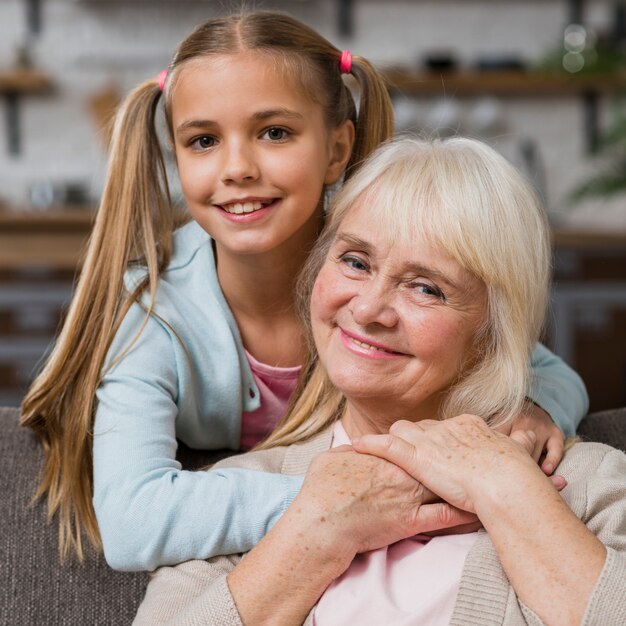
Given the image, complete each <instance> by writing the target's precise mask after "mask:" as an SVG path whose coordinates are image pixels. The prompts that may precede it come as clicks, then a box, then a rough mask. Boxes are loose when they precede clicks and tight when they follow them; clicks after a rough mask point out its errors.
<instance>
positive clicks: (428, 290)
mask: <svg viewBox="0 0 626 626" xmlns="http://www.w3.org/2000/svg"><path fill="white" fill-rule="evenodd" d="M411 287H412V288H413V289H415V290H416V291H418V292H419V293H422V294H424V295H425V296H432V297H433V298H438V299H439V300H445V296H444V295H443V292H442V291H441V289H439V288H438V287H435V286H434V285H429V284H428V283H412V284H411Z"/></svg>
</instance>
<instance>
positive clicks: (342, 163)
mask: <svg viewBox="0 0 626 626" xmlns="http://www.w3.org/2000/svg"><path fill="white" fill-rule="evenodd" d="M353 146H354V124H353V123H352V121H351V120H346V121H345V122H343V124H340V125H339V126H337V128H333V129H332V130H331V131H330V137H329V146H328V149H329V152H330V159H329V160H328V168H327V169H326V176H325V178H324V184H325V185H334V184H335V183H336V182H337V181H338V180H339V179H340V178H341V175H342V174H343V173H344V171H345V169H346V166H347V165H348V161H350V157H351V156H352V147H353Z"/></svg>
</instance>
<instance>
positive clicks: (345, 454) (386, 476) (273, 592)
mask: <svg viewBox="0 0 626 626" xmlns="http://www.w3.org/2000/svg"><path fill="white" fill-rule="evenodd" d="M529 458H530V457H529ZM434 500H435V497H434V496H433V494H432V493H430V492H429V491H428V490H426V489H425V488H424V487H423V486H422V485H421V484H420V483H419V482H418V481H416V480H415V479H414V478H412V477H411V476H410V475H409V474H407V472H405V471H404V470H403V469H401V468H399V467H397V466H396V465H394V464H392V463H389V462H388V461H385V460H383V459H380V458H377V457H375V456H370V455H365V454H359V453H357V452H355V451H354V450H353V449H352V448H350V447H349V446H341V447H338V448H334V449H333V450H330V451H328V452H323V453H321V454H319V455H318V456H317V457H316V458H315V459H314V460H313V462H312V463H311V465H310V466H309V470H308V472H307V474H306V477H305V480H304V483H303V485H302V488H301V490H300V493H299V494H298V495H297V496H296V498H295V499H294V501H293V502H292V504H291V506H290V507H289V508H288V509H287V511H286V512H285V513H284V515H283V516H282V517H281V518H280V519H279V520H278V522H277V523H276V524H275V525H274V526H273V528H272V529H271V530H270V531H269V532H268V533H267V535H265V537H264V538H263V540H262V541H261V542H260V543H259V544H258V545H257V546H256V547H255V548H254V549H253V550H252V551H251V552H250V553H249V554H248V555H246V557H245V558H244V559H243V560H242V561H241V563H240V564H239V565H238V566H237V567H236V568H235V569H234V570H233V572H232V573H231V574H229V576H228V586H229V588H230V590H231V593H232V595H233V598H234V600H235V603H236V605H237V609H238V611H239V614H240V616H241V619H242V621H243V623H244V624H245V625H246V626H252V625H262V624H263V625H264V624H271V625H272V626H276V625H279V624H300V623H302V622H303V621H304V619H305V617H306V615H307V614H308V612H309V611H310V610H311V608H312V607H313V605H314V604H315V602H317V600H318V599H319V597H320V596H321V594H322V593H323V592H324V590H325V589H326V587H327V586H328V585H329V584H330V583H331V582H332V581H333V580H334V579H335V578H337V576H339V575H341V574H342V573H343V572H344V571H345V570H346V569H347V568H348V566H349V565H350V563H351V562H352V559H353V558H354V556H355V555H356V554H357V553H359V552H364V551H367V550H373V549H375V548H379V547H382V546H386V545H389V544H391V543H394V542H396V541H399V540H400V539H404V538H406V537H410V536H413V535H416V534H420V533H424V532H427V531H430V530H437V529H440V528H447V527H452V526H459V525H463V524H468V523H471V522H475V521H476V516H475V515H472V514H470V513H467V512H465V511H461V510H459V509H456V508H454V507H452V506H450V505H449V504H447V503H445V502H441V501H437V502H434ZM437 500H439V499H438V498H437ZM285 590H288V592H286V591H285Z"/></svg>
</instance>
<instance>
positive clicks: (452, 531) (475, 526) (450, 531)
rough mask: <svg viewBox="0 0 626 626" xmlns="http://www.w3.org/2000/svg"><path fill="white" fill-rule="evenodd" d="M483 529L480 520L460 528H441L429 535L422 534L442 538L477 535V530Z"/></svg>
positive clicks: (430, 532)
mask: <svg viewBox="0 0 626 626" xmlns="http://www.w3.org/2000/svg"><path fill="white" fill-rule="evenodd" d="M481 528H483V525H482V524H481V522H480V520H478V521H475V522H471V523H469V524H459V525H458V526H451V527H450V528H440V529H439V530H431V531H429V532H427V533H421V534H422V535H428V536H429V537H441V536H442V535H465V534H467V533H475V532H476V531H477V530H480V529H481Z"/></svg>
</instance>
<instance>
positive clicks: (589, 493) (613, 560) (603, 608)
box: [519, 444, 626, 626]
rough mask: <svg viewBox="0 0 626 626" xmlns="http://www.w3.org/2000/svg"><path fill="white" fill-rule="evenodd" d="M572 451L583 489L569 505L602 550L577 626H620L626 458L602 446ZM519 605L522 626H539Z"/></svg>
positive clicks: (625, 573)
mask: <svg viewBox="0 0 626 626" xmlns="http://www.w3.org/2000/svg"><path fill="white" fill-rule="evenodd" d="M575 448H576V450H577V452H578V453H579V456H577V457H576V459H577V463H578V465H579V468H577V469H578V472H577V473H579V474H580V473H581V472H582V473H584V475H585V489H584V490H580V492H579V493H578V494H576V495H575V496H574V499H575V500H574V502H572V503H571V504H573V508H574V509H578V506H577V505H578V504H580V505H581V506H582V507H583V508H584V511H585V512H584V515H583V516H582V521H583V522H584V523H585V525H586V526H587V528H589V530H590V531H591V532H593V534H594V535H595V536H596V537H597V538H598V539H599V540H600V541H601V542H602V543H603V544H604V546H605V548H606V552H607V554H606V560H605V562H604V566H603V568H602V571H601V572H600V575H599V577H598V580H597V581H596V584H595V586H594V588H593V591H592V593H591V597H590V598H589V602H588V603H587V608H586V610H585V615H584V617H583V620H582V622H581V626H595V625H596V624H626V455H625V454H624V453H623V452H621V451H620V450H616V449H614V448H610V447H609V446H605V445H603V444H583V446H582V447H581V446H576V447H575ZM601 450H602V451H603V452H604V453H602V452H600V451H601ZM598 459H599V461H598ZM582 500H584V502H582ZM519 604H520V608H521V611H522V614H523V616H524V620H525V623H526V624H528V626H542V625H543V622H542V621H541V619H540V618H539V617H538V616H537V615H536V613H534V612H533V611H532V610H531V609H529V608H528V607H527V606H525V605H524V604H523V603H522V602H520V603H519Z"/></svg>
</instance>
